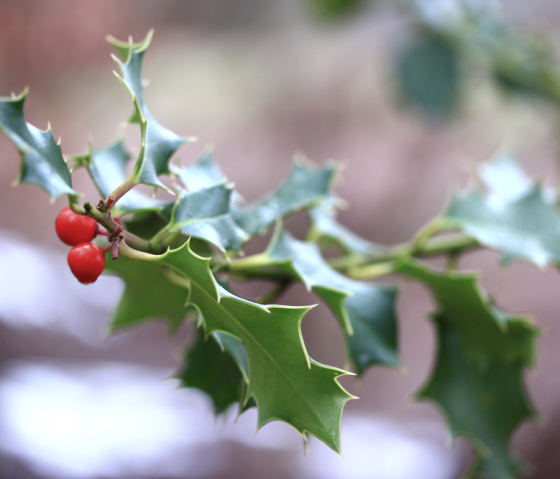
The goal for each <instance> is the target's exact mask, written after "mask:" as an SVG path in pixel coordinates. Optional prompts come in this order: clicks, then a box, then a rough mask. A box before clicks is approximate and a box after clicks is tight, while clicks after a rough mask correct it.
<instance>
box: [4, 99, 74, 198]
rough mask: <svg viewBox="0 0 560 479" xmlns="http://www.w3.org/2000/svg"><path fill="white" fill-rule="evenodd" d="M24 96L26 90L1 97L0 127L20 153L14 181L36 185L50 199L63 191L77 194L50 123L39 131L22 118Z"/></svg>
mask: <svg viewBox="0 0 560 479" xmlns="http://www.w3.org/2000/svg"><path fill="white" fill-rule="evenodd" d="M26 97H27V91H24V92H23V93H22V94H21V95H19V96H17V97H16V96H14V97H13V98H0V131H2V132H3V133H4V134H5V135H6V136H7V137H8V139H10V140H11V141H12V143H13V144H14V145H15V146H16V148H17V149H18V150H19V153H20V155H21V168H20V171H19V175H18V177H17V179H16V183H29V184H32V185H35V186H38V187H40V188H42V189H44V190H45V191H46V192H47V193H48V194H49V195H50V196H51V198H53V199H54V198H56V197H57V196H60V195H63V194H69V195H78V193H77V192H76V191H74V190H73V189H72V177H71V175H70V170H69V169H68V165H67V164H66V160H65V159H64V157H63V156H62V151H61V149H60V144H59V143H57V142H56V141H55V139H54V137H53V135H52V132H51V130H50V126H49V128H48V129H47V130H46V131H42V130H39V129H38V128H36V127H34V126H33V125H31V124H29V123H27V122H26V121H25V117H24V115H23V105H24V103H25V98H26Z"/></svg>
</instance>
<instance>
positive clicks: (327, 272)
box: [239, 227, 399, 375]
mask: <svg viewBox="0 0 560 479" xmlns="http://www.w3.org/2000/svg"><path fill="white" fill-rule="evenodd" d="M250 260H251V261H253V262H254V264H255V269H254V271H253V272H254V274H256V275H258V274H260V273H261V272H263V270H264V272H265V273H266V270H267V269H270V268H274V269H278V270H281V271H284V272H286V273H287V274H288V275H289V276H290V277H292V278H296V279H298V280H300V281H302V282H303V284H305V285H306V286H307V288H308V289H312V290H313V291H314V292H316V293H317V294H318V295H319V296H320V297H321V298H322V299H323V300H324V301H325V302H326V303H327V305H328V306H329V307H330V308H331V310H332V311H333V313H334V314H335V316H336V317H337V319H338V320H339V322H340V325H341V327H342V330H343V332H344V337H345V341H346V346H347V356H348V361H349V362H351V363H352V364H354V367H355V368H356V372H357V373H358V374H360V375H361V374H363V373H364V371H365V370H366V369H367V368H369V367H370V366H373V365H374V364H385V365H389V366H394V367H396V366H398V365H399V360H398V356H397V324H396V319H395V298H396V295H397V290H396V288H394V287H390V286H377V285H374V284H371V283H365V282H361V281H355V280H352V279H349V278H347V277H345V276H343V275H341V274H340V273H338V272H337V271H335V270H334V269H332V268H331V267H330V266H329V265H328V263H327V262H326V261H325V260H324V259H323V257H322V256H321V252H320V250H319V248H318V247H317V245H315V244H313V243H307V242H303V241H299V240H297V239H295V238H294V237H293V236H291V235H290V234H289V233H288V232H286V231H285V230H283V229H282V228H280V227H278V228H277V229H276V231H275V234H274V237H273V239H272V241H271V243H270V245H269V246H268V248H267V250H266V251H265V252H264V253H263V254H262V255H260V256H257V257H256V258H255V257H253V258H252V259H250ZM242 261H243V260H240V261H239V263H240V264H242ZM248 266H249V267H250V265H248ZM243 271H244V272H245V273H247V272H249V273H250V272H251V269H247V268H246V267H244V268H243Z"/></svg>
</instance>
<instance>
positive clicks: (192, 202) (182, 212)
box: [168, 184, 248, 251]
mask: <svg viewBox="0 0 560 479" xmlns="http://www.w3.org/2000/svg"><path fill="white" fill-rule="evenodd" d="M231 194H232V188H231V187H227V186H226V185H225V184H218V185H216V186H211V187H209V188H203V189H200V190H197V191H193V192H185V191H183V192H180V193H179V196H178V198H177V202H176V203H175V206H174V208H173V212H172V214H171V222H170V224H169V226H168V229H169V231H181V233H183V234H185V235H188V236H194V237H196V238H200V239H204V240H206V241H208V242H210V243H212V244H214V245H216V246H217V247H218V248H220V249H221V250H222V251H226V250H239V249H240V248H241V243H242V242H243V241H245V240H246V239H248V235H247V233H246V232H245V231H243V230H242V229H241V228H240V227H239V226H238V225H237V223H236V222H235V221H234V220H233V218H232V215H231V211H230V206H231Z"/></svg>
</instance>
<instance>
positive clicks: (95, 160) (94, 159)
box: [74, 139, 173, 216]
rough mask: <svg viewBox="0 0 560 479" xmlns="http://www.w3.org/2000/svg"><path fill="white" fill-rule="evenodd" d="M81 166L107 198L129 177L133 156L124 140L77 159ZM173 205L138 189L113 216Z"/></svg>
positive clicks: (92, 150)
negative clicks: (127, 171)
mask: <svg viewBox="0 0 560 479" xmlns="http://www.w3.org/2000/svg"><path fill="white" fill-rule="evenodd" d="M74 159H75V160H76V161H77V163H78V164H80V165H84V166H85V167H86V168H87V170H88V173H89V175H90V176H91V179H92V180H93V182H94V183H95V186H96V187H97V190H98V191H99V193H100V194H101V197H102V198H107V197H108V196H109V195H110V194H111V193H112V192H113V191H114V190H115V188H117V187H118V186H119V185H120V184H121V183H123V181H124V180H125V179H126V178H127V174H126V165H127V163H128V161H129V160H130V155H129V153H128V151H127V150H126V148H125V146H124V143H123V141H122V139H120V140H117V141H115V142H114V143H113V144H112V145H109V146H107V147H105V148H100V149H98V150H94V149H92V148H91V147H90V150H89V152H88V153H87V154H85V155H81V156H76V157H74ZM169 204H173V202H169V201H165V200H160V199H156V198H148V197H147V196H144V195H143V194H141V193H139V192H138V191H136V190H134V189H133V190H130V191H129V192H128V193H126V195H125V196H123V197H122V198H121V199H120V200H119V202H118V203H117V204H116V205H115V207H114V208H113V215H114V216H120V215H123V214H125V213H134V212H137V211H158V210H162V209H163V208H165V207H166V206H167V205H169Z"/></svg>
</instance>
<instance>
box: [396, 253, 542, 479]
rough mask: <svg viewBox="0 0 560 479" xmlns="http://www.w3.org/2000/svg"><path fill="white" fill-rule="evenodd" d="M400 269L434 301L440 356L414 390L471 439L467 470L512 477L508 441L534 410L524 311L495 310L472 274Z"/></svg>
mask: <svg viewBox="0 0 560 479" xmlns="http://www.w3.org/2000/svg"><path fill="white" fill-rule="evenodd" d="M399 271H400V272H401V273H402V274H404V275H405V276H408V277H410V278H412V279H415V280H417V281H420V282H422V283H423V284H425V285H426V286H427V287H428V288H430V290H431V291H432V293H433V295H434V297H435V299H436V302H437V305H438V312H437V314H436V315H435V316H434V321H435V324H436V328H437V333H438V344H439V347H438V357H437V361H436V365H435V367H434V371H433V372H432V376H431V378H430V379H429V381H428V382H427V384H426V385H425V386H424V387H423V389H422V391H421V392H420V393H419V397H420V398H424V399H429V400H433V401H435V402H436V403H437V404H438V405H439V406H440V407H441V408H442V410H443V411H444V412H445V415H446V418H447V420H448V421H449V424H450V427H451V431H452V433H453V435H454V436H464V437H467V438H469V439H470V440H471V441H472V442H473V445H474V448H475V450H476V452H477V456H478V457H477V462H476V465H475V467H474V468H473V471H472V474H479V475H480V476H481V477H488V478H494V479H514V478H515V477H517V475H518V474H519V473H520V471H521V466H520V462H519V461H518V460H517V459H516V458H514V457H513V456H512V454H511V453H510V452H509V441H510V437H511V435H512V434H513V432H514V431H515V429H516V428H517V427H518V426H519V424H520V423H521V422H522V421H523V420H525V419H528V418H531V417H532V416H533V415H534V412H533V408H532V406H531V404H530V401H529V399H528V395H527V392H526V390H525V387H524V385H523V381H522V375H523V370H524V368H525V367H527V366H529V365H532V364H533V361H534V347H535V344H534V343H535V338H536V335H537V329H536V328H535V327H533V326H532V325H530V323H529V321H528V320H527V318H524V317H515V316H511V315H509V314H507V313H504V312H501V311H498V310H497V309H496V308H495V307H494V306H493V305H491V304H490V302H489V300H488V299H487V298H486V297H483V296H482V294H481V292H480V290H479V288H478V286H477V283H476V277H475V276H473V275H459V274H455V273H448V274H444V273H435V272H433V271H431V270H429V269H428V268H427V267H425V266H423V265H421V264H419V263H417V262H413V261H412V260H408V261H403V262H402V264H401V267H400V270H399Z"/></svg>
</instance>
